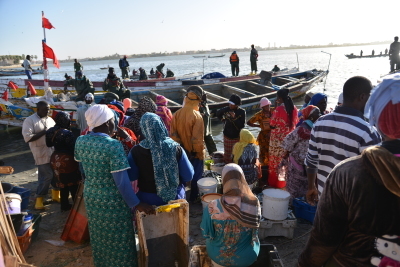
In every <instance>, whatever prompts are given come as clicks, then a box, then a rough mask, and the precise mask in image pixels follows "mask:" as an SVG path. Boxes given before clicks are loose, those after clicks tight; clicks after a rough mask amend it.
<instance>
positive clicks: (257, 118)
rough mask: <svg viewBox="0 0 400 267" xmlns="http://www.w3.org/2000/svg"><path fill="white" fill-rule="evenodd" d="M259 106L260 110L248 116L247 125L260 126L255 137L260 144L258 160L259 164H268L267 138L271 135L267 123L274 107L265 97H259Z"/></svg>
mask: <svg viewBox="0 0 400 267" xmlns="http://www.w3.org/2000/svg"><path fill="white" fill-rule="evenodd" d="M260 108H261V110H260V111H259V112H257V113H256V114H254V115H253V117H251V118H250V120H249V121H248V122H247V125H249V126H251V127H260V128H261V131H260V133H259V134H258V137H257V142H258V145H259V146H260V156H259V160H260V163H261V165H263V166H268V152H269V139H270V137H271V127H270V125H269V123H270V121H271V117H272V114H273V113H274V110H275V108H271V101H270V100H269V99H268V98H266V97H263V98H261V100H260Z"/></svg>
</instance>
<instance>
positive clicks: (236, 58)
mask: <svg viewBox="0 0 400 267" xmlns="http://www.w3.org/2000/svg"><path fill="white" fill-rule="evenodd" d="M230 60H231V62H237V61H239V57H238V56H237V54H232V55H231V57H230Z"/></svg>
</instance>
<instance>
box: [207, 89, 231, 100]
mask: <svg viewBox="0 0 400 267" xmlns="http://www.w3.org/2000/svg"><path fill="white" fill-rule="evenodd" d="M206 93H207V101H209V100H211V101H214V102H223V101H228V98H225V97H222V96H219V95H216V94H213V93H211V92H209V91H206Z"/></svg>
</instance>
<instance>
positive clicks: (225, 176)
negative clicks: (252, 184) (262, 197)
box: [200, 163, 261, 267]
mask: <svg viewBox="0 0 400 267" xmlns="http://www.w3.org/2000/svg"><path fill="white" fill-rule="evenodd" d="M222 184H223V195H222V196H221V198H220V199H216V200H213V201H211V202H210V203H209V204H208V207H206V208H205V209H204V211H203V218H202V221H201V225H200V227H201V230H202V234H203V237H204V238H206V247H207V254H208V256H209V257H210V258H211V259H212V261H213V265H214V266H236V267H242V266H243V267H244V266H249V265H251V264H252V263H253V262H254V261H256V259H257V256H258V253H259V252H260V241H259V239H258V227H259V226H260V219H261V208H260V202H259V201H258V198H257V197H256V196H255V195H254V194H253V193H252V192H251V190H250V188H249V186H248V185H247V182H246V180H245V178H244V174H243V171H242V169H241V168H240V167H239V166H238V165H236V164H233V163H231V164H228V165H226V166H225V167H224V169H223V170H222ZM215 264H217V265H215Z"/></svg>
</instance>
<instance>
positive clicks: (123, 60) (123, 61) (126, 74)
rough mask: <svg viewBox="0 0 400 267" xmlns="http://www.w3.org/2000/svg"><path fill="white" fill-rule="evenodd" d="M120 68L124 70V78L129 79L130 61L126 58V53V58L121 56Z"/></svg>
mask: <svg viewBox="0 0 400 267" xmlns="http://www.w3.org/2000/svg"><path fill="white" fill-rule="evenodd" d="M119 68H120V69H121V72H122V79H128V78H129V62H128V60H126V55H125V56H124V58H121V59H120V60H119Z"/></svg>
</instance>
